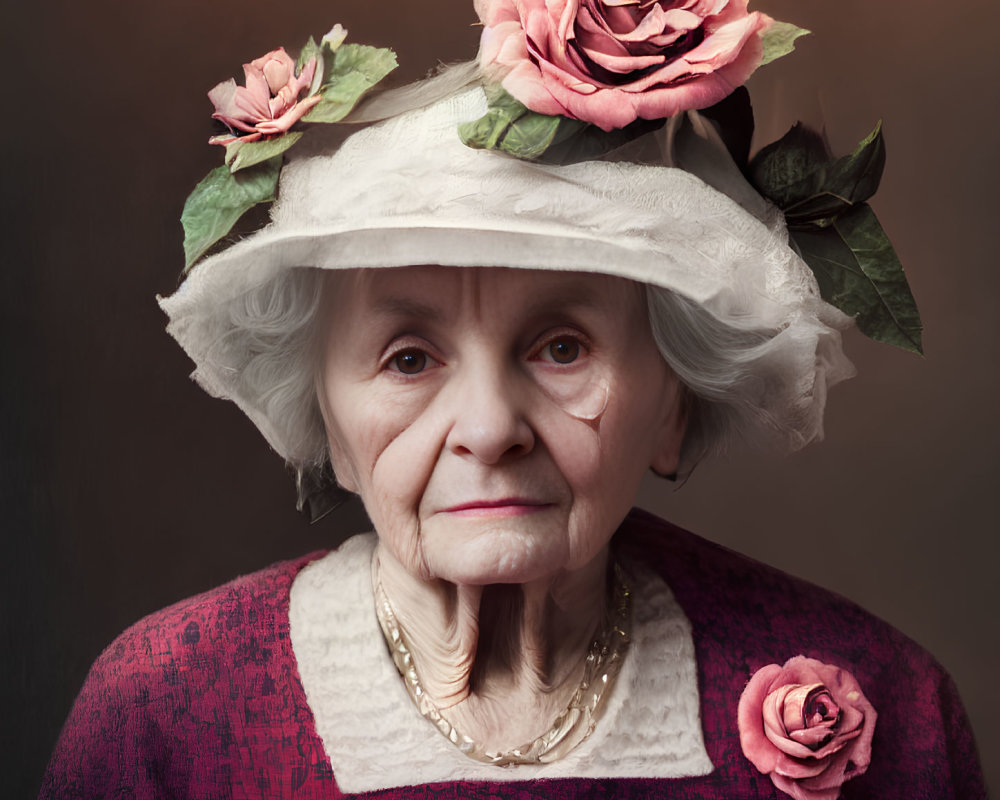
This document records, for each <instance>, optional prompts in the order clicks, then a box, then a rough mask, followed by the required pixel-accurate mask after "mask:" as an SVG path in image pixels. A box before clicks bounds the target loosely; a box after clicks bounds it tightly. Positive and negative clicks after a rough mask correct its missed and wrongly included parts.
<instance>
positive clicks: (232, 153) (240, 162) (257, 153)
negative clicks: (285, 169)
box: [226, 131, 302, 172]
mask: <svg viewBox="0 0 1000 800" xmlns="http://www.w3.org/2000/svg"><path fill="white" fill-rule="evenodd" d="M301 138H302V134H301V133H300V132H298V131H295V132H292V133H286V134H284V135H282V136H275V137H274V138H271V139H258V140H257V141H256V142H243V141H241V140H240V139H236V140H235V141H232V142H230V143H229V144H227V145H226V163H227V164H228V165H229V169H230V171H232V172H239V171H240V170H241V169H246V168H247V167H255V166H257V165H258V164H260V163H261V162H264V161H270V160H271V159H272V158H274V157H275V156H280V155H281V154H282V153H284V152H285V151H286V150H287V149H288V148H289V147H291V146H292V145H293V144H295V143H296V142H297V141H298V140H299V139H301Z"/></svg>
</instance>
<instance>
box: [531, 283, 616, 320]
mask: <svg viewBox="0 0 1000 800" xmlns="http://www.w3.org/2000/svg"><path fill="white" fill-rule="evenodd" d="M602 305H603V302H602V295H601V293H600V292H599V291H597V290H596V289H594V288H593V287H590V286H574V287H572V288H570V289H568V290H567V288H566V287H565V286H558V287H556V286H554V287H552V288H551V289H543V290H541V291H540V292H538V293H537V294H535V295H534V296H533V297H531V298H530V299H526V302H525V306H524V312H525V316H529V317H537V316H544V315H545V314H549V313H558V312H562V311H580V310H589V309H595V308H600V307H601V306H602Z"/></svg>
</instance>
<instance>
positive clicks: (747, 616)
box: [40, 511, 986, 800]
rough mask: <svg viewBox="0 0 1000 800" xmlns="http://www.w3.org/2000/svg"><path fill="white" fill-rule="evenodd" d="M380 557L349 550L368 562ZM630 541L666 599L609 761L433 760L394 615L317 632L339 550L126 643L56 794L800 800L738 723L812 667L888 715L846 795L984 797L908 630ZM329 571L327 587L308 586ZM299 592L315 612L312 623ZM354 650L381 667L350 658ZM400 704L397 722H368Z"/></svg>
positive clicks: (605, 723)
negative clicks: (832, 669)
mask: <svg viewBox="0 0 1000 800" xmlns="http://www.w3.org/2000/svg"><path fill="white" fill-rule="evenodd" d="M352 542H353V540H352ZM367 546H368V547H369V548H370V545H367ZM364 547H365V546H364V545H362V544H358V543H357V542H355V543H354V544H352V543H351V542H348V545H345V547H344V548H342V549H345V548H346V549H351V548H353V552H354V553H355V555H354V556H353V558H355V559H358V558H361V555H359V553H363V552H364ZM613 547H614V549H615V552H616V556H617V557H618V558H619V560H620V561H621V562H622V563H624V564H626V565H629V564H631V565H639V566H641V569H642V570H644V571H645V573H644V574H645V575H646V577H642V576H640V578H639V582H640V583H641V584H642V585H643V586H652V587H653V588H652V589H651V590H650V591H651V593H652V595H653V599H651V600H649V601H648V602H646V604H645V605H640V603H641V602H642V601H641V598H639V597H637V599H636V604H637V607H636V616H638V617H640V618H641V619H639V620H638V622H637V624H638V625H639V626H640V630H639V634H640V635H639V638H638V641H637V648H638V649H637V652H636V653H633V652H630V653H629V655H628V659H627V661H628V660H629V659H632V660H633V662H634V663H633V664H632V666H631V672H628V671H627V670H626V671H623V673H622V676H620V677H619V684H618V685H616V687H615V690H614V693H613V694H612V697H611V699H610V700H609V704H610V705H611V706H612V708H614V709H617V710H616V711H615V712H614V713H609V714H608V715H607V719H602V720H601V722H600V723H599V725H598V728H597V729H596V730H595V733H594V735H593V736H592V737H591V739H592V740H594V741H591V740H588V741H587V742H585V743H584V745H581V748H585V747H590V748H591V749H590V751H586V750H584V751H582V752H583V753H584V755H582V756H581V755H579V754H578V756H577V759H576V761H575V762H572V761H571V762H570V763H569V764H568V765H563V767H562V768H561V770H560V768H557V769H555V770H554V771H549V772H547V773H546V772H544V771H542V772H539V770H538V769H537V768H528V769H526V770H520V771H519V768H513V769H511V768H499V767H495V768H488V767H483V765H480V764H478V763H476V762H472V761H471V760H469V765H468V768H467V769H466V768H465V767H463V766H462V762H461V760H459V761H458V762H455V761H454V760H449V759H451V758H452V754H451V753H450V752H449V753H448V754H447V756H445V755H443V754H442V755H441V756H440V757H437V756H434V753H435V752H441V751H439V750H435V748H439V747H440V746H441V745H442V744H444V745H447V742H444V740H443V737H440V734H438V733H437V732H436V731H435V730H434V729H433V728H431V727H430V724H429V723H426V722H425V721H424V720H423V719H422V718H421V717H420V716H419V713H418V712H417V711H416V709H415V708H414V707H412V705H411V706H406V702H408V701H407V699H406V697H405V692H403V691H402V687H401V686H398V685H394V686H391V687H389V688H386V685H385V683H384V682H385V680H386V677H385V676H386V674H389V673H385V672H384V669H383V668H384V666H385V665H386V664H391V660H390V656H389V654H388V652H387V650H386V649H385V647H384V644H382V643H381V641H380V634H379V633H378V631H377V623H375V622H374V620H375V617H374V612H373V611H371V610H370V609H368V610H367V611H358V612H350V615H351V618H350V619H346V621H345V623H344V626H343V627H344V628H345V629H346V630H347V631H348V632H347V633H346V634H344V633H343V631H341V635H340V638H339V639H338V638H337V636H336V635H331V636H325V635H324V634H323V633H322V630H323V626H322V625H321V624H320V625H317V624H316V623H317V622H319V623H322V622H323V621H324V619H325V620H326V621H327V622H329V621H331V620H335V619H336V613H342V611H343V609H344V608H351V606H350V603H349V598H347V595H348V594H350V591H352V590H351V589H350V585H351V584H352V581H351V580H350V578H349V576H347V577H346V578H345V579H344V580H343V581H340V580H336V579H335V577H334V578H333V579H331V578H330V576H331V575H332V576H335V575H336V565H337V564H341V565H343V564H345V563H349V562H348V561H345V558H341V557H340V556H338V555H337V554H336V553H334V554H323V553H319V554H311V555H309V556H305V557H303V558H300V559H297V560H294V561H290V562H284V563H280V564H276V565H274V566H271V567H268V568H267V569H264V570H262V571H260V572H257V573H254V574H252V575H248V576H245V577H242V578H238V579H237V580H235V581H233V582H231V583H229V584H226V585H225V586H222V587H220V588H218V589H214V590H212V591H210V592H207V593H205V594H202V595H199V596H197V597H194V598H191V599H189V600H185V601H183V602H181V603H178V604H176V605H173V606H171V607H169V608H167V609H164V610H163V611H160V612H158V613H155V614H152V615H150V616H149V617H147V618H145V619H143V620H141V621H140V622H138V623H136V624H135V625H133V626H132V627H131V628H129V629H128V630H127V631H125V632H124V633H123V634H122V635H121V636H119V637H118V638H117V639H116V640H115V641H114V642H113V643H112V644H111V646H110V647H108V648H107V650H105V652H104V653H103V654H102V655H101V656H100V657H99V658H98V659H97V661H96V662H95V663H94V666H93V668H92V669H91V672H90V674H89V676H88V678H87V680H86V683H85V684H84V686H83V689H82V690H81V692H80V695H79V697H78V698H77V700H76V703H75V705H74V707H73V710H72V711H71V713H70V716H69V718H68V719H67V721H66V724H65V726H64V728H63V732H62V735H61V736H60V739H59V741H58V743H57V745H56V749H55V752H54V753H53V756H52V760H51V762H50V764H49V767H48V770H47V772H46V774H45V778H44V780H43V785H42V790H41V795H40V796H41V797H42V798H109V799H110V798H137V799H138V798H176V799H177V800H188V799H189V798H190V799H192V800H193V799H194V798H206V800H208V799H211V800H222V799H223V798H236V799H237V800H242V799H243V798H247V799H249V798H253V799H254V800H257V799H258V798H259V799H260V800H265V798H266V799H267V800H279V799H280V798H288V799H289V800H319V798H339V797H343V796H359V797H360V796H364V797H366V798H373V799H374V798H385V799H386V800H389V798H483V799H484V800H485V798H489V799H490V800H499V799H500V798H518V800H528V798H551V799H552V800H563V799H564V798H683V799H690V800H694V798H699V799H701V798H707V799H708V800H712V799H713V798H719V799H720V800H721V798H726V799H727V800H739V799H740V798H773V799H774V800H785V799H786V798H787V795H785V794H783V793H781V792H780V791H779V790H778V789H776V788H775V786H774V785H773V784H772V782H771V780H770V779H769V778H768V777H767V776H765V775H762V774H760V773H759V772H758V771H757V770H756V769H755V768H754V767H753V765H752V764H750V762H749V761H748V760H747V759H746V758H745V756H744V755H743V753H742V750H741V747H740V740H739V733H738V731H737V726H736V709H737V704H738V702H739V698H740V695H741V694H742V692H743V689H744V687H745V686H746V684H747V681H748V680H749V678H750V676H751V675H753V674H754V672H756V671H757V670H758V669H760V668H761V667H763V666H765V665H768V664H773V663H777V664H782V663H784V662H785V661H786V660H787V659H789V658H791V657H793V656H796V655H800V654H803V655H806V656H809V657H811V658H815V659H818V660H820V661H824V662H828V663H831V664H836V665H837V666H840V667H843V668H845V669H847V670H849V671H850V672H851V673H853V674H854V676H855V677H856V678H857V680H858V682H859V683H860V685H861V687H862V688H863V690H864V693H865V695H866V696H867V698H868V699H869V700H870V701H871V703H872V704H873V705H874V707H875V709H876V710H877V712H878V722H877V725H876V729H875V738H874V741H873V744H872V762H871V766H870V767H869V769H868V771H867V772H866V773H865V774H864V775H862V776H860V777H857V778H854V779H852V780H850V781H848V782H847V783H845V784H844V786H843V789H842V793H841V797H842V798H843V800H851V798H879V800H889V799H890V798H900V799H901V800H902V799H903V798H905V800H921V798H956V799H959V798H960V799H961V800H977V799H978V798H984V797H985V796H986V792H985V788H984V786H983V780H982V774H981V771H980V767H979V764H978V760H977V756H976V750H975V745H974V742H973V739H972V735H971V732H970V729H969V725H968V721H967V719H966V717H965V714H964V711H963V709H962V706H961V702H960V700H959V698H958V695H957V693H956V691H955V687H954V685H953V684H952V682H951V680H950V678H949V677H948V676H947V674H946V673H945V672H944V670H943V669H942V668H941V667H940V665H938V664H937V662H935V661H934V659H933V658H932V657H931V656H929V655H928V654H927V653H926V652H925V651H923V650H922V649H921V648H920V647H919V646H917V645H916V644H915V643H913V642H912V641H911V640H909V639H907V638H906V637H905V636H903V635H902V634H900V633H899V632H898V631H896V630H894V629H893V628H892V627H890V626H889V625H887V624H886V623H884V622H882V621H880V620H878V619H876V618H875V617H873V616H872V615H870V614H868V613H866V612H865V611H863V610H862V609H860V608H859V607H857V606H856V605H854V604H853V603H851V602H849V601H847V600H845V599H843V598H841V597H839V596H837V595H835V594H832V593H830V592H827V591H824V590H822V589H819V588H817V587H815V586H812V585H810V584H807V583H805V582H803V581H800V580H798V579H795V578H792V577H790V576H788V575H786V574H784V573H781V572H779V571H777V570H774V569H772V568H770V567H767V566H764V565H762V564H760V563H757V562H755V561H752V560H751V559H748V558H746V557H744V556H741V555H738V554H736V553H733V552H731V551H729V550H727V549H725V548H723V547H720V546H718V545H715V544H712V543H710V542H707V541H705V540H704V539H701V538H699V537H697V536H694V535H693V534H690V533H687V532H685V531H682V530H680V529H678V528H676V527H674V526H672V525H670V524H669V523H666V522H664V521H662V520H659V519H657V518H655V517H653V516H651V515H649V514H646V513H644V512H639V511H633V512H632V514H630V516H629V517H628V518H627V519H626V521H625V522H624V523H623V525H622V527H621V529H620V530H619V531H618V532H617V533H616V535H615V538H614V540H613ZM331 557H332V558H333V560H332V561H330V559H331ZM337 559H340V560H339V561H338V560H337ZM321 562H328V563H332V564H334V568H333V569H334V571H333V572H330V571H329V570H327V571H325V572H324V571H323V570H324V569H325V568H321V567H320V564H321ZM310 572H312V574H313V579H314V581H313V582H314V583H316V585H317V586H318V587H319V589H316V587H313V589H312V590H310V589H309V587H308V585H307V584H308V582H309V580H308V576H309V574H310ZM324 575H326V576H327V579H326V580H325V581H323V580H320V581H319V582H318V583H317V582H316V580H315V578H316V576H319V577H321V578H322V576H324ZM649 575H652V576H654V578H655V580H654V582H653V583H651V582H650V580H651V579H650V578H649ZM297 578H302V580H301V581H297V580H296V579H297ZM655 581H659V584H658V585H659V586H660V587H661V588H660V589H659V590H656V588H655V586H656V583H655ZM293 584H294V586H295V589H294V591H293ZM340 585H343V590H341V589H338V588H336V587H338V586H340ZM358 585H359V586H363V582H362V583H361V584H358ZM324 587H325V588H324ZM331 587H333V588H331ZM323 591H326V592H328V593H329V594H328V596H329V597H330V600H329V602H330V604H331V605H332V606H338V604H343V603H347V605H341V606H338V607H340V608H341V612H336V613H335V611H330V610H329V609H326V610H324V609H323V608H317V606H322V605H323V603H321V602H318V601H317V600H316V598H322V597H324V595H323ZM297 594H298V595H301V596H302V597H305V598H307V599H308V600H309V601H310V602H309V603H306V604H303V603H301V602H300V603H299V604H298V607H297V606H296V603H295V602H294V596H295V595H297ZM341 595H343V597H341ZM344 598H347V599H344ZM328 612H329V613H328ZM369 612H370V616H368V614H369ZM324 614H328V615H327V616H326V617H324ZM329 614H332V616H329ZM354 617H356V619H355V618H354ZM335 627H336V626H335ZM643 631H644V632H645V633H643ZM653 634H657V635H653ZM337 642H342V646H341V645H337ZM643 642H645V644H644V643H643ZM663 642H670V644H669V646H665V645H664V644H663ZM331 643H333V645H336V646H332V645H331ZM338 647H340V652H339V653H338V652H337V648H338ZM352 648H362V649H361V650H358V651H357V652H359V653H362V655H359V656H358V657H357V658H349V657H348V658H345V657H344V653H351V652H355V651H354V650H352ZM379 648H381V649H379ZM657 648H659V649H657ZM633 656H635V658H633ZM379 664H381V665H382V666H375V667H373V666H372V665H379ZM661 665H662V666H661ZM661 669H662V674H660V672H659V671H660V670H661ZM627 675H628V676H630V677H627ZM338 676H339V679H340V680H343V681H345V682H346V683H347V684H348V685H351V686H362V687H364V686H366V685H368V686H370V687H371V694H372V695H373V698H374V699H373V698H367V697H366V698H365V702H362V703H359V708H360V709H362V710H364V711H365V713H363V714H360V715H357V714H355V713H354V711H355V709H351V708H347V707H345V706H344V703H343V699H341V700H340V701H338V700H337V698H336V692H334V693H333V694H329V693H327V691H326V688H324V687H327V688H329V686H328V684H332V685H333V686H334V688H335V687H336V685H337V684H338V683H339V682H340V680H338ZM359 681H360V683H359ZM365 681H368V683H367V684H366V683H365ZM619 690H620V691H619ZM394 692H395V693H396V694H394ZM615 693H617V695H618V696H617V697H616V696H615ZM383 698H384V700H383ZM692 701H693V702H692ZM380 702H382V703H383V704H384V706H385V711H384V712H382V711H380V712H379V713H377V714H372V713H370V710H371V709H377V708H379V706H378V703H380ZM643 709H645V711H643ZM383 713H384V715H385V716H384V717H382V716H381V715H382V714H383ZM373 718H374V720H375V721H374V722H373ZM421 725H424V726H426V727H425V728H421V727H420V726H421ZM400 731H410V732H411V733H412V735H409V738H407V736H405V735H403V734H401V733H400ZM352 736H353V737H354V738H353V739H352ZM425 737H426V738H425ZM435 737H438V738H440V741H438V738H435ZM380 739H384V741H380ZM619 739H621V740H623V741H631V742H632V745H631V750H629V746H628V745H623V744H622V743H621V742H618V741H617V740H619ZM352 742H354V744H352ZM422 742H423V744H422ZM635 742H639V743H640V744H641V745H642V747H645V748H647V749H648V756H646V757H643V755H642V752H641V751H637V750H636V746H635ZM456 753H457V751H456ZM588 753H589V754H588ZM637 753H638V755H637ZM355 754H356V755H355ZM609 754H610V755H609ZM462 758H464V756H463V757H462ZM444 762H447V764H446V763H444ZM338 764H340V765H341V767H340V770H341V772H342V773H343V775H344V781H343V783H344V784H345V785H342V782H338V775H337V766H336V765H338ZM449 764H450V766H449ZM490 769H495V770H499V772H497V773H496V777H492V776H493V774H494V773H491V772H490V771H489V770H490ZM484 770H485V771H484ZM408 774H409V775H411V776H413V777H412V779H411V780H408V781H407V780H406V776H407V775H408ZM401 776H403V777H402V778H401ZM355 792H357V794H355Z"/></svg>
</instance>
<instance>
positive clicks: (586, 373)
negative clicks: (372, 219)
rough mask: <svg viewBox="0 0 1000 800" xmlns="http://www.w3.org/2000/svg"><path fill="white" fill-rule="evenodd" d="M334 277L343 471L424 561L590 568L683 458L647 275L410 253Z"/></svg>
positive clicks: (531, 572) (391, 537)
mask: <svg viewBox="0 0 1000 800" xmlns="http://www.w3.org/2000/svg"><path fill="white" fill-rule="evenodd" d="M328 288H329V291H328V298H329V299H328V300H327V302H326V306H325V308H326V311H327V316H326V318H325V319H326V320H327V321H326V322H325V324H326V325H327V326H328V330H329V335H328V338H327V340H326V350H325V356H324V363H323V370H322V379H321V381H320V384H321V385H320V388H319V393H320V401H321V406H322V408H323V413H324V418H325V420H326V425H327V431H328V434H329V439H330V448H331V457H332V460H333V465H334V469H335V471H336V474H337V478H338V480H339V481H340V483H341V485H343V486H344V487H345V488H348V489H350V490H351V491H354V492H357V493H358V494H360V495H361V498H362V500H363V501H364V504H365V508H366V509H367V511H368V514H369V516H370V517H371V519H372V522H373V523H374V525H375V529H376V531H377V532H378V535H379V537H380V540H381V541H382V543H383V545H384V546H386V547H387V548H388V549H389V550H390V551H391V553H392V554H393V555H394V556H395V557H396V558H397V559H398V560H399V561H400V562H401V564H402V565H403V566H404V567H405V568H406V569H407V570H408V571H409V572H410V573H411V574H414V575H416V576H418V577H421V578H423V579H426V580H431V579H435V578H439V579H443V580H447V581H450V582H453V583H464V584H489V583H523V582H527V581H530V580H536V579H541V578H544V577H546V576H549V575H553V576H554V575H556V574H558V573H560V572H562V571H564V570H572V569H577V568H580V567H582V566H584V565H585V564H587V563H588V562H589V561H590V560H591V559H593V558H594V557H595V556H596V555H598V554H599V553H600V552H601V551H602V549H603V548H604V546H605V545H606V544H607V543H608V541H609V539H610V538H611V535H612V534H613V533H614V531H615V529H616V528H617V527H618V525H619V524H620V523H621V521H622V519H623V518H624V516H625V515H626V514H627V513H628V510H629V508H630V507H631V505H632V502H633V500H634V498H635V494H636V491H637V490H638V485H639V481H640V479H641V477H642V474H643V473H644V471H645V470H646V469H647V468H648V467H650V466H652V467H654V468H655V469H656V470H657V471H659V472H666V473H670V472H673V471H675V470H676V466H677V457H678V451H679V448H680V441H681V437H682V435H683V427H684V420H683V415H682V413H681V410H680V406H681V404H680V393H679V385H678V382H677V380H676V378H675V377H674V376H673V374H672V373H671V371H670V370H669V369H668V367H667V366H666V364H665V362H664V361H663V359H662V358H661V356H660V355H659V352H658V351H657V349H656V346H655V344H654V342H653V338H652V334H651V333H650V329H649V323H648V318H647V313H646V304H645V297H644V294H643V291H642V289H641V287H640V286H639V285H638V284H635V283H632V282H631V281H627V280H624V279H621V278H613V277H609V276H603V275H589V274H580V273H571V272H550V271H536V270H519V269H496V268H490V269H478V268H477V269H473V268H453V267H406V268H400V269H381V270H358V271H352V272H346V273H337V274H334V275H332V276H331V278H330V286H329V287H328Z"/></svg>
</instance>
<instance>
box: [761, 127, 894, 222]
mask: <svg viewBox="0 0 1000 800" xmlns="http://www.w3.org/2000/svg"><path fill="white" fill-rule="evenodd" d="M884 168H885V141H884V140H883V138H882V123H881V122H880V123H878V125H876V126H875V129H874V130H873V131H872V132H871V133H870V134H869V135H868V136H866V137H865V138H864V139H863V140H862V141H861V143H860V144H858V146H857V147H856V148H855V150H854V152H853V153H851V154H849V155H846V156H843V157H841V158H837V159H834V158H832V157H831V156H830V153H829V149H828V148H827V146H826V142H825V141H824V140H823V138H822V137H821V136H820V135H819V134H818V133H816V132H815V131H811V130H809V129H808V128H806V127H805V126H803V125H802V124H801V123H799V124H796V125H795V126H794V127H793V128H792V129H791V130H790V131H789V132H788V133H787V134H785V136H784V137H782V138H781V139H780V140H778V141H777V142H775V143H774V144H771V145H768V146H767V147H765V148H764V149H762V150H761V151H760V153H758V154H757V156H756V157H755V158H754V159H753V161H752V162H751V163H750V178H751V180H752V181H753V183H754V185H755V186H756V187H757V189H758V191H760V193H761V194H763V195H764V196H765V197H767V198H768V199H769V200H771V201H772V202H774V203H775V204H776V205H777V206H778V207H779V208H780V209H781V210H782V211H784V212H785V216H786V218H787V219H788V223H789V224H790V225H801V224H807V223H814V224H818V225H821V226H825V225H829V224H830V223H831V222H832V221H833V219H834V218H835V217H836V216H837V215H838V214H842V213H844V211H846V210H847V209H849V208H850V207H851V206H853V205H856V204H858V203H863V202H865V201H866V200H868V198H870V197H871V196H872V195H873V194H875V191H876V190H877V189H878V185H879V182H880V181H881V180H882V171H883V169H884Z"/></svg>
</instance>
